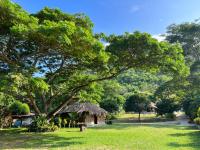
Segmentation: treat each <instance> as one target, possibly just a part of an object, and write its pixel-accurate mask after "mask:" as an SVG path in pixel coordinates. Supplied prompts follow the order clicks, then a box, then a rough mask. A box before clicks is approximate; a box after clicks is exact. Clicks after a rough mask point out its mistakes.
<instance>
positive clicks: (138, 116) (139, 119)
mask: <svg viewBox="0 0 200 150" xmlns="http://www.w3.org/2000/svg"><path fill="white" fill-rule="evenodd" d="M140 114H141V113H140V112H139V116H138V121H139V122H141V120H140Z"/></svg>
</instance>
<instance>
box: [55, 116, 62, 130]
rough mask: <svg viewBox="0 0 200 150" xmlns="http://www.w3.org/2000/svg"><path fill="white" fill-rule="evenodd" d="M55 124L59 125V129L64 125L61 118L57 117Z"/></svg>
mask: <svg viewBox="0 0 200 150" xmlns="http://www.w3.org/2000/svg"><path fill="white" fill-rule="evenodd" d="M54 123H55V125H57V126H58V127H59V128H61V124H62V119H61V117H56V118H55V122H54Z"/></svg>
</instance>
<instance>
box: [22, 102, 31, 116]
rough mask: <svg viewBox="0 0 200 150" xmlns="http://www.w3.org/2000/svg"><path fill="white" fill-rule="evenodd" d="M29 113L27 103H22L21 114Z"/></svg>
mask: <svg viewBox="0 0 200 150" xmlns="http://www.w3.org/2000/svg"><path fill="white" fill-rule="evenodd" d="M29 113H30V108H29V106H28V104H25V103H24V104H22V107H21V114H22V115H26V114H29Z"/></svg>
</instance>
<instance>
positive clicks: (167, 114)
mask: <svg viewBox="0 0 200 150" xmlns="http://www.w3.org/2000/svg"><path fill="white" fill-rule="evenodd" d="M165 117H166V118H167V119H175V118H176V115H175V114H173V113H166V114H165Z"/></svg>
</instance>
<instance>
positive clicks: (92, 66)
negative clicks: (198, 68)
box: [0, 0, 187, 117]
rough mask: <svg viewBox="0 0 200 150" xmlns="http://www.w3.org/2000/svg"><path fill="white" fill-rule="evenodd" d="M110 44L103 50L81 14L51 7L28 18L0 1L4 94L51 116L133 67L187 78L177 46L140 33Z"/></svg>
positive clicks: (0, 68)
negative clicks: (95, 85) (94, 85)
mask: <svg viewBox="0 0 200 150" xmlns="http://www.w3.org/2000/svg"><path fill="white" fill-rule="evenodd" d="M106 40H107V41H108V42H109V43H110V45H109V46H108V47H106V48H104V46H103V44H102V43H101V42H100V41H99V39H97V38H96V36H95V35H94V34H93V24H92V22H91V21H90V20H89V18H88V17H87V16H85V15H83V14H74V15H70V14H66V13H63V12H62V11H60V10H58V9H49V8H44V9H42V10H41V11H39V12H38V13H37V14H29V13H27V12H26V11H24V10H23V9H22V8H21V7H20V6H19V5H17V4H15V3H12V2H10V1H9V0H4V1H0V78H1V79H0V82H1V85H2V86H1V88H0V90H1V91H3V92H4V93H6V94H10V95H12V96H13V97H15V99H17V100H21V101H23V102H26V103H28V104H29V105H30V106H31V108H32V109H33V110H34V111H35V113H37V114H41V113H46V114H47V115H48V116H49V117H51V116H52V115H55V114H56V113H57V112H58V111H59V110H60V109H62V108H63V107H64V106H66V105H68V104H69V103H71V102H73V101H74V100H76V96H77V94H78V93H79V92H80V91H82V90H83V89H85V88H86V87H88V86H89V85H90V84H91V83H94V82H97V81H103V80H106V79H111V78H113V77H116V76H117V75H119V74H120V73H121V72H123V71H126V70H128V69H130V68H134V69H137V68H140V69H144V70H147V71H151V70H154V71H162V73H170V75H184V74H187V67H186V66H185V64H184V57H183V55H182V49H181V47H180V46H179V45H176V44H173V45H171V44H169V43H167V42H158V41H157V40H156V39H154V38H152V37H151V35H149V34H147V33H140V32H135V33H131V34H124V35H120V36H115V35H112V36H109V37H108V38H106Z"/></svg>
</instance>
